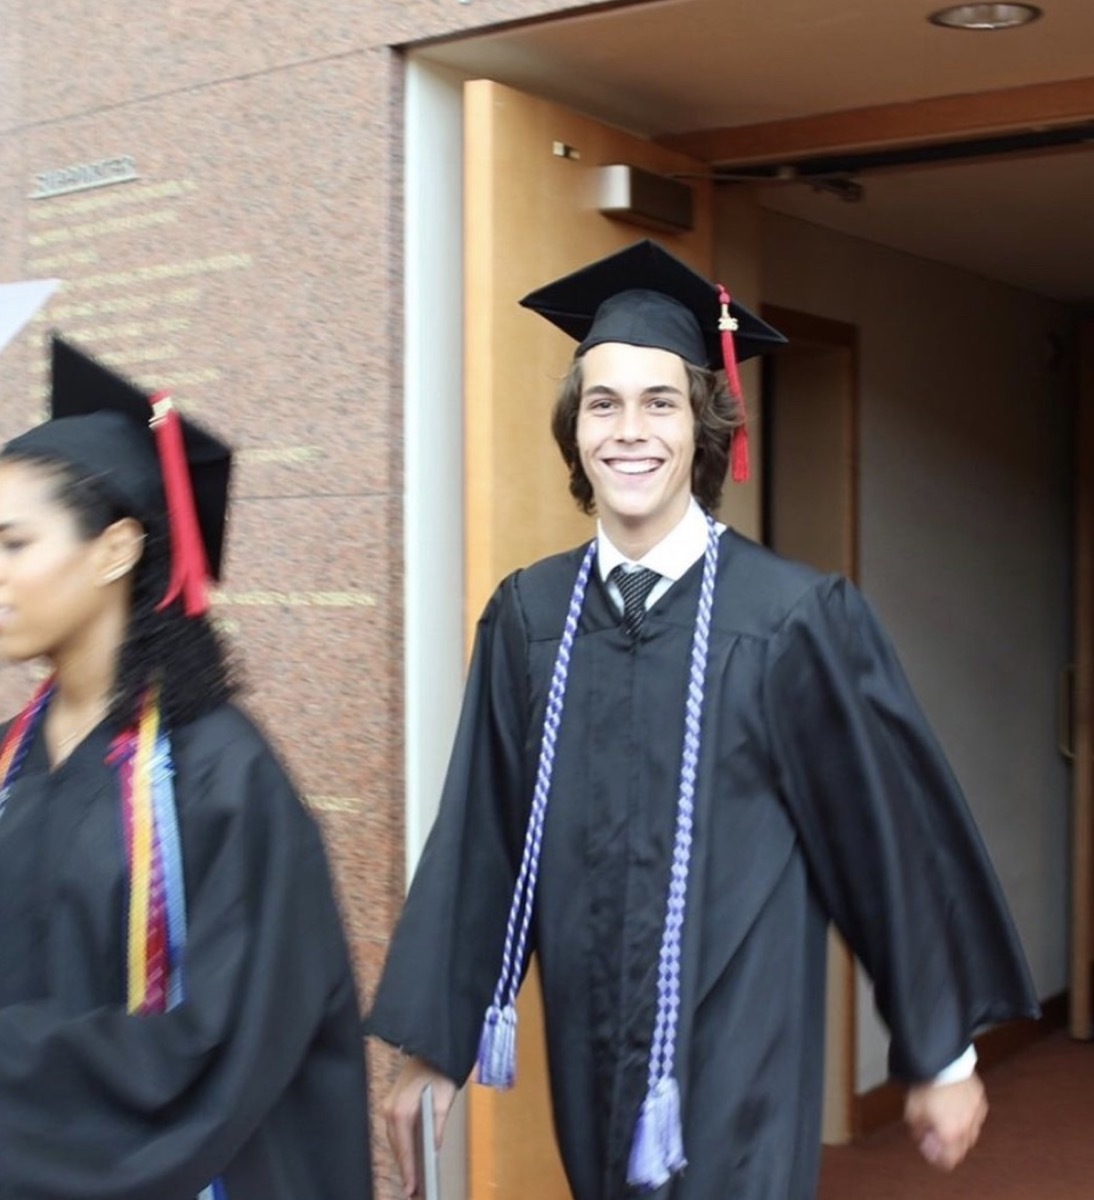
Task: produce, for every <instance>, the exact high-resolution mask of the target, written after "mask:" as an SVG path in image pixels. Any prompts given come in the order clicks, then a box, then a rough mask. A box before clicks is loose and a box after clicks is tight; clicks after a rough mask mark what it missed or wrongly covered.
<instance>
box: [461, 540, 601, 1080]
mask: <svg viewBox="0 0 1094 1200" xmlns="http://www.w3.org/2000/svg"><path fill="white" fill-rule="evenodd" d="M595 558H596V542H595V541H593V542H590V543H589V548H588V549H587V550H586V551H585V557H584V558H583V559H582V561H581V567H580V569H579V570H578V573H577V579H576V580H575V581H574V587H573V591H572V592H571V593H570V606H569V609H568V610H567V613H566V624H565V626H564V627H563V630H562V640H561V641H560V642H559V644H558V653H557V654H556V655H555V665H554V670H553V671H552V673H551V687H550V690H549V691H548V693H547V712H546V715H545V716H544V719H543V736H542V738H541V740H540V747H539V766H538V768H537V770H536V786H535V791H534V792H533V795H532V811H531V814H530V816H529V818H528V828H527V830H526V832H525V835H524V854H523V856H522V857H521V862H520V871H519V873H518V874H517V882H516V886H515V887H514V889H513V902H512V904H511V905H510V907H509V920H508V923H507V925H506V929H505V947H504V949H503V950H502V958H501V974H500V975H499V976H498V983H497V987H496V988H495V989H494V999H493V1002H492V1003H491V1005H490V1007H489V1008H488V1009H487V1010H486V1019H485V1021H484V1022H483V1027H482V1035H481V1038H480V1040H479V1059H478V1065H479V1083H482V1084H485V1085H486V1086H487V1087H494V1088H511V1087H512V1086H513V1081H514V1079H515V1078H516V1059H517V1050H516V1038H517V989H518V988H519V987H520V980H521V969H522V967H523V964H524V949H525V945H526V944H527V940H528V926H529V924H530V922H531V919H532V905H533V900H534V898H535V890H536V879H537V878H538V875H539V856H540V851H541V850H542V848H543V826H544V821H545V820H546V817H547V800H548V798H549V796H550V794H551V775H552V773H553V771H554V765H555V744H556V743H557V741H558V730H559V726H560V725H561V724H562V707H563V703H564V701H565V699H566V681H567V678H568V676H569V673H570V653H571V651H572V650H573V645H574V638H575V637H576V636H577V624H578V621H579V620H580V619H581V610H582V608H583V607H584V604H585V589H586V587H587V586H588V583H589V572H590V570H591V569H592V565H593V561H594V560H595Z"/></svg>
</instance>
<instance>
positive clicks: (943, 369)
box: [762, 212, 1070, 1088]
mask: <svg viewBox="0 0 1094 1200" xmlns="http://www.w3.org/2000/svg"><path fill="white" fill-rule="evenodd" d="M762 270H763V297H764V299H765V300H766V301H768V302H770V303H774V304H779V305H783V306H786V307H788V308H797V309H801V310H804V311H806V312H810V313H815V314H818V315H820V316H825V317H831V318H835V319H838V320H842V321H847V322H851V323H854V324H857V325H858V327H859V330H860V338H861V341H860V347H861V348H860V363H861V377H860V389H861V390H860V404H861V429H860V437H861V443H860V456H861V458H860V461H861V478H860V497H861V513H860V564H861V582H862V586H863V589H864V590H865V592H866V594H867V595H868V596H869V597H870V599H871V600H872V601H873V603H874V604H875V606H876V607H877V609H878V610H879V611H880V614H881V616H882V618H883V620H884V621H885V623H886V625H887V626H888V628H889V630H890V632H891V633H892V635H893V637H894V639H895V641H896V643H897V646H898V648H899V650H900V652H901V655H902V657H903V659H904V662H905V665H906V667H907V670H908V673H909V675H910V677H911V680H912V684H913V686H914V687H915V689H916V691H917V693H918V695H919V697H920V699H921V701H922V703H923V705H924V707H925V709H926V711H927V714H928V716H929V717H930V719H931V721H932V723H933V725H934V727H935V730H936V732H937V733H938V735H939V737H940V739H941V741H942V743H943V746H944V747H945V749H946V751H947V753H948V754H949V756H950V758H951V760H952V762H953V765H954V768H955V770H956V772H957V774H958V777H959V778H960V780H961V781H962V784H963V785H964V787H965V789H966V792H967V794H968V798H969V802H970V805H971V807H972V809H973V812H974V813H975V815H976V818H977V820H978V822H979V824H980V827H981V829H982V831H983V834H984V837H985V840H986V842H987V844H988V848H989V850H990V852H991V854H992V857H993V859H994V861H995V864H996V867H997V869H998V871H999V874H1000V877H1001V879H1002V882H1003V886H1004V889H1005V891H1006V893H1007V897H1008V899H1009V902H1010V904H1011V906H1012V910H1013V912H1014V916H1015V919H1016V922H1017V924H1018V928H1019V932H1020V934H1021V937H1022V940H1023V943H1024V945H1025V947H1026V951H1027V954H1028V955H1029V959H1030V965H1031V967H1032V970H1033V974H1034V978H1035V981H1036V983H1037V987H1038V990H1039V992H1040V994H1041V995H1042V996H1045V995H1048V994H1051V993H1054V992H1057V991H1059V990H1061V989H1062V988H1063V987H1064V986H1065V984H1066V963H1065V942H1064V938H1065V930H1066V924H1065V898H1066V892H1065V886H1066V859H1065V848H1066V841H1067V813H1068V777H1067V772H1066V771H1065V769H1064V766H1063V764H1062V762H1061V760H1060V758H1059V755H1058V754H1057V752H1056V749H1055V745H1056V739H1055V683H1056V675H1057V671H1058V670H1059V668H1060V666H1061V665H1062V664H1063V663H1064V662H1065V661H1066V656H1067V628H1068V603H1069V599H1068V587H1069V578H1068V571H1069V562H1068V523H1069V512H1068V500H1067V494H1068V482H1067V481H1068V473H1069V470H1070V467H1069V461H1070V460H1069V451H1068V446H1067V430H1068V427H1069V420H1070V417H1069V413H1068V411H1067V405H1066V389H1065V383H1064V380H1063V379H1062V378H1061V377H1060V376H1059V374H1054V373H1053V369H1052V362H1053V352H1052V346H1051V343H1050V340H1049V339H1050V335H1051V333H1052V331H1053V330H1054V329H1056V328H1059V327H1061V326H1062V324H1063V321H1064V314H1063V313H1062V312H1061V311H1060V310H1059V309H1058V308H1056V307H1054V306H1053V305H1051V304H1049V303H1047V302H1045V301H1042V300H1040V299H1038V298H1037V297H1034V296H1031V295H1028V294H1025V293H1022V292H1019V291H1016V290H1013V289H1009V288H1005V287H1002V286H999V285H996V284H992V283H988V282H986V281H984V280H981V279H979V278H975V277H973V276H970V275H965V274H962V273H960V272H957V271H954V270H951V269H949V268H945V267H941V266H938V265H936V264H932V263H930V262H926V261H923V260H920V259H916V258H913V257H911V256H909V255H905V254H899V253H896V252H893V251H889V250H886V249H884V248H882V247H880V246H876V245H873V244H871V243H868V242H864V241H858V240H855V239H853V238H849V237H845V236H842V235H837V234H833V233H830V232H828V231H825V230H822V229H820V228H818V227H816V226H812V225H807V224H805V223H803V222H800V221H795V220H793V219H790V218H787V217H784V216H781V215H777V214H774V213H770V212H768V213H765V214H764V220H763V256H762ZM871 1012H872V1004H871V1000H870V998H869V995H868V994H867V995H864V996H863V997H861V998H860V1026H859V1028H860V1037H859V1076H858V1084H859V1087H860V1088H866V1087H870V1086H872V1085H873V1084H875V1083H878V1082H879V1081H880V1080H881V1079H882V1078H884V1074H885V1063H884V1055H885V1040H884V1035H883V1032H882V1031H881V1030H880V1028H879V1026H878V1025H877V1023H876V1022H875V1021H873V1020H871V1019H870V1014H871Z"/></svg>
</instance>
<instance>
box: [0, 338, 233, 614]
mask: <svg viewBox="0 0 1094 1200" xmlns="http://www.w3.org/2000/svg"><path fill="white" fill-rule="evenodd" d="M51 360H52V381H51V390H50V416H51V419H50V420H49V421H46V422H45V423H44V424H42V425H38V426H35V428H33V429H30V430H28V431H27V432H26V433H24V434H22V435H21V436H20V437H17V438H15V439H14V440H13V441H11V442H9V443H8V446H7V447H6V449H8V450H12V451H16V452H18V451H30V452H43V453H48V454H50V455H52V456H56V457H59V458H61V459H63V460H64V461H65V462H70V463H72V464H73V465H74V466H76V467H78V468H80V469H81V470H82V471H86V472H87V473H88V474H89V475H93V476H94V477H95V479H96V481H97V482H98V483H99V485H100V486H101V487H102V488H103V489H104V490H105V491H106V492H107V493H109V494H111V495H113V496H114V498H115V499H116V500H118V501H120V502H121V503H122V504H123V505H124V506H125V507H127V508H129V509H130V510H131V511H132V512H133V513H134V515H135V516H137V517H140V515H141V514H147V513H151V512H155V511H157V510H160V509H166V512H167V517H168V523H169V525H170V529H171V541H172V584H171V589H170V590H169V598H171V599H173V598H174V596H175V595H176V594H177V595H184V599H185V601H186V610H187V613H188V614H189V615H196V614H197V613H198V612H200V611H204V582H205V576H206V575H210V576H212V578H214V579H218V578H219V577H220V569H221V560H222V557H223V551H224V527H225V519H226V516H227V509H228V479H229V474H230V471H231V459H232V455H231V450H230V449H229V447H228V446H226V445H225V444H224V443H223V442H221V441H220V440H219V439H218V438H216V437H214V436H213V435H212V434H210V433H208V432H206V431H205V430H204V429H202V428H201V427H200V426H198V425H195V424H194V423H193V422H192V421H190V420H189V419H187V418H183V417H181V416H180V414H179V413H178V411H177V409H175V407H174V406H173V405H172V404H171V402H170V399H169V397H168V396H167V395H166V393H155V394H152V395H150V394H149V393H148V392H146V391H144V390H143V389H141V388H139V387H137V386H136V385H135V384H133V383H131V382H130V381H129V380H128V379H125V378H124V377H123V376H121V375H119V374H117V373H116V372H115V371H113V370H111V369H110V368H108V367H106V366H104V365H103V364H102V363H100V362H97V361H96V360H95V359H94V358H92V357H91V356H90V355H89V354H86V353H85V352H84V351H83V350H80V349H79V348H78V347H76V346H74V345H72V344H71V343H70V342H66V341H64V340H63V339H62V338H61V337H59V336H57V335H56V334H55V335H54V336H53V338H52V346H51ZM165 600H166V598H165Z"/></svg>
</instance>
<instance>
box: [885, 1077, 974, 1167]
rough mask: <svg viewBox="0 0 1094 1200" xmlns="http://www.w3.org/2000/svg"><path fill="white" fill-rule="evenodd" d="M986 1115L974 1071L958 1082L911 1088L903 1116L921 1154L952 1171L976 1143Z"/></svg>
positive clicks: (931, 1161)
mask: <svg viewBox="0 0 1094 1200" xmlns="http://www.w3.org/2000/svg"><path fill="white" fill-rule="evenodd" d="M987 1115H988V1103H987V1099H986V1097H985V1095H984V1087H983V1084H982V1083H981V1082H980V1080H979V1078H978V1077H976V1076H975V1075H974V1076H972V1077H971V1078H970V1079H968V1080H963V1081H961V1082H960V1083H954V1084H943V1085H936V1086H930V1085H927V1086H922V1087H918V1088H913V1089H912V1090H911V1091H910V1092H909V1097H908V1104H907V1106H906V1110H905V1119H906V1121H907V1123H908V1127H909V1130H910V1132H911V1135H912V1138H913V1140H914V1141H915V1143H916V1145H917V1147H918V1148H919V1152H920V1153H921V1154H922V1155H923V1158H924V1159H925V1160H926V1161H927V1162H928V1163H930V1164H931V1166H933V1167H936V1168H937V1169H938V1170H941V1171H952V1170H953V1169H954V1167H956V1166H958V1164H960V1163H961V1162H962V1161H963V1160H964V1158H965V1156H966V1155H967V1154H968V1153H969V1151H970V1150H971V1149H972V1148H973V1146H975V1145H976V1143H977V1140H978V1139H979V1137H980V1131H981V1130H982V1129H983V1126H984V1121H985V1119H986V1117H987Z"/></svg>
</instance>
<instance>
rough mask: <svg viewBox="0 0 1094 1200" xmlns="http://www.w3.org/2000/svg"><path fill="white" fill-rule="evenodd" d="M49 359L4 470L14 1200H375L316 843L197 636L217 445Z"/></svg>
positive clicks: (2, 1103)
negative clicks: (14, 696)
mask: <svg viewBox="0 0 1094 1200" xmlns="http://www.w3.org/2000/svg"><path fill="white" fill-rule="evenodd" d="M153 401H154V403H155V417H154V419H153V421H152V422H151V424H150V421H149V417H150V416H152V409H151V408H150V407H149V400H148V398H147V397H146V396H145V395H144V394H143V393H141V392H140V391H138V390H137V389H135V388H133V387H132V386H131V385H129V384H128V383H127V382H126V381H124V380H122V379H120V378H119V377H118V376H116V375H114V374H113V373H112V372H110V371H108V370H106V369H105V368H103V367H101V366H100V365H99V364H97V363H95V362H94V361H93V360H91V359H89V358H88V357H87V356H86V355H84V354H83V353H82V352H80V351H79V350H77V349H75V348H74V347H72V346H70V345H68V344H66V343H64V342H62V341H60V340H59V339H55V340H54V344H53V391H52V408H53V417H54V419H53V420H51V421H48V422H46V423H45V424H43V425H40V426H38V427H37V428H35V429H32V430H30V431H29V432H28V433H25V434H23V435H22V436H21V437H18V438H16V439H15V440H13V441H11V442H9V443H8V444H7V445H6V446H5V447H4V448H3V450H2V451H0V656H2V657H3V658H5V659H7V660H9V661H13V662H25V661H29V660H33V659H44V660H45V662H46V663H47V664H48V667H49V677H48V678H47V680H46V681H45V682H44V683H43V684H42V685H41V686H40V687H39V689H38V691H37V692H36V694H35V695H34V696H33V698H32V699H31V701H30V702H29V704H28V705H27V707H26V708H25V709H24V710H23V711H22V712H21V713H20V714H19V715H18V716H17V717H16V718H15V720H14V721H13V722H11V724H10V725H8V726H7V727H6V728H5V729H3V730H0V739H2V748H0V1195H11V1196H18V1197H20V1200H91V1198H96V1200H193V1198H194V1197H201V1200H217V1198H224V1197H227V1198H228V1200H367V1198H368V1197H370V1196H371V1180H370V1174H369V1144H368V1114H367V1095H366V1078H365V1067H364V1059H363V1053H362V1046H361V1038H360V1020H359V1014H358V1004H357V997H356V993H355V988H354V982H353V975H352V972H351V968H350V963H349V958H348V954H347V949H346V944H345V940H344V937H343V932H342V927H341V922H340V919H339V915H338V911H337V908H336V905H335V902H334V899H333V896H332V889H331V882H330V876H329V870H328V865H327V861H326V857H325V854H324V850H323V846H322V843H321V841H320V838H319V834H318V831H317V829H316V826H315V824H314V822H313V821H312V820H311V818H310V817H309V816H308V814H307V812H306V811H305V809H304V807H303V806H302V805H301V803H300V801H299V799H298V797H297V795H296V793H295V791H294V789H293V786H292V784H291V783H290V781H289V780H288V778H287V777H286V774H285V772H284V770H283V769H282V767H281V765H280V764H279V763H278V761H277V759H276V758H275V756H274V754H273V753H272V751H271V750H270V747H269V746H268V745H267V743H266V741H265V739H264V738H263V736H262V734H261V733H260V732H259V731H258V730H257V729H256V728H255V727H254V725H253V724H251V722H250V721H249V720H248V719H247V717H245V716H244V715H243V713H242V712H241V711H240V710H239V709H238V708H236V707H235V706H234V705H233V703H232V701H231V696H232V693H233V690H234V681H233V676H232V672H231V670H230V667H229V664H228V661H227V659H226V656H225V653H224V649H223V647H222V645H221V643H220V641H219V639H218V637H217V634H216V632H215V630H214V629H213V627H212V625H211V624H210V622H209V619H208V616H207V612H206V609H207V603H206V599H205V583H206V578H207V576H209V575H213V576H215V575H216V574H217V573H218V572H219V565H220V557H221V548H222V542H223V530H224V520H225V512H226V505H227V486H228V469H229V462H230V455H229V453H228V450H227V447H225V446H223V445H222V444H221V443H219V442H218V441H216V439H214V438H212V437H210V436H209V435H208V434H205V433H204V432H203V431H201V430H200V429H198V428H196V427H195V426H193V425H191V424H190V423H189V422H182V421H181V419H180V418H179V416H178V414H177V413H176V412H174V411H173V410H172V409H171V408H170V405H169V402H165V401H164V400H163V399H162V398H160V397H155V398H153Z"/></svg>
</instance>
